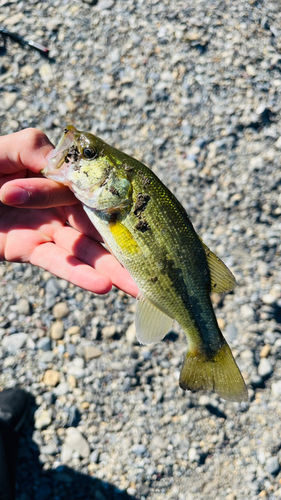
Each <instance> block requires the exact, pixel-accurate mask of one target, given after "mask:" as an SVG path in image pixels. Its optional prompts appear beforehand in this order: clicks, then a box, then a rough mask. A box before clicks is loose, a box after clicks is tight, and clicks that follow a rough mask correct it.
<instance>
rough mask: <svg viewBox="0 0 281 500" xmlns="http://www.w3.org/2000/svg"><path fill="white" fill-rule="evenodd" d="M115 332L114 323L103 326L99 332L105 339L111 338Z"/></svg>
mask: <svg viewBox="0 0 281 500" xmlns="http://www.w3.org/2000/svg"><path fill="white" fill-rule="evenodd" d="M115 333H116V326H115V325H108V326H104V327H103V329H102V331H101V334H102V336H103V337H104V338H105V339H111V338H112V337H113V336H114V335H115Z"/></svg>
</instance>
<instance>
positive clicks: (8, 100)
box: [3, 92, 18, 110]
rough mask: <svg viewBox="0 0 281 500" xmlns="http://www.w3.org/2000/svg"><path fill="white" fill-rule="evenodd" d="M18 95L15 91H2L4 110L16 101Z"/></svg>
mask: <svg viewBox="0 0 281 500" xmlns="http://www.w3.org/2000/svg"><path fill="white" fill-rule="evenodd" d="M17 98H18V96H17V94H16V93H15V92H4V94H3V104H4V107H5V109H6V110H8V109H10V108H11V107H12V106H13V105H14V104H15V102H16V100H17Z"/></svg>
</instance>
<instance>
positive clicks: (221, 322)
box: [217, 318, 225, 330]
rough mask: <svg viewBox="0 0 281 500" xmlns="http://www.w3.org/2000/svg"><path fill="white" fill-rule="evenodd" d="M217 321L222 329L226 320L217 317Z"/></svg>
mask: <svg viewBox="0 0 281 500" xmlns="http://www.w3.org/2000/svg"><path fill="white" fill-rule="evenodd" d="M217 321H218V325H219V327H220V329H221V330H222V329H223V328H224V327H225V320H224V319H223V318H217Z"/></svg>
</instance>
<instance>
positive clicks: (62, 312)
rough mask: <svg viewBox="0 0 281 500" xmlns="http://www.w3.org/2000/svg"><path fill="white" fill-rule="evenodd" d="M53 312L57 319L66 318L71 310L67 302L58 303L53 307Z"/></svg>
mask: <svg viewBox="0 0 281 500" xmlns="http://www.w3.org/2000/svg"><path fill="white" fill-rule="evenodd" d="M52 312H53V315H54V316H55V318H56V319H61V318H64V317H65V316H67V315H68V313H69V309H68V305H67V303H66V302H58V303H57V304H56V305H55V306H54V307H53V311H52Z"/></svg>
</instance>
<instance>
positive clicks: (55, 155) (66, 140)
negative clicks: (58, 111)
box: [42, 125, 77, 177]
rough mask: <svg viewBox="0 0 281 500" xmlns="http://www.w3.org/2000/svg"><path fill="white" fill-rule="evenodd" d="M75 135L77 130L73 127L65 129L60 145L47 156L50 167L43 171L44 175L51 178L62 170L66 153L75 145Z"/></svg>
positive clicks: (69, 126)
mask: <svg viewBox="0 0 281 500" xmlns="http://www.w3.org/2000/svg"><path fill="white" fill-rule="evenodd" d="M75 133H77V130H76V128H75V127H73V125H68V126H67V127H66V128H65V129H64V132H63V134H62V136H61V138H60V140H59V143H58V145H57V146H56V148H55V149H53V151H51V153H50V154H49V155H48V156H47V160H48V165H47V166H46V167H45V168H44V169H43V170H42V174H43V175H47V176H48V177H50V176H51V175H52V174H53V173H55V172H56V171H57V170H59V169H60V168H61V166H62V165H63V164H64V161H65V156H66V154H65V153H66V151H68V150H69V148H70V146H72V145H73V142H74V136H75Z"/></svg>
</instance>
